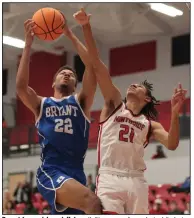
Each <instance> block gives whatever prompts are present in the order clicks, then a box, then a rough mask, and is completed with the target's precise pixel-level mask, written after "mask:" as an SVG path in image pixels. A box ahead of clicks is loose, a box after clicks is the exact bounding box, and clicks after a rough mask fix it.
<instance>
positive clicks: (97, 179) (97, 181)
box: [95, 175, 99, 195]
mask: <svg viewBox="0 0 194 218" xmlns="http://www.w3.org/2000/svg"><path fill="white" fill-rule="evenodd" d="M98 183H99V175H98V176H97V177H96V191H95V194H96V195H97V193H98Z"/></svg>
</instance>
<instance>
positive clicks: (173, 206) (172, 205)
mask: <svg viewBox="0 0 194 218" xmlns="http://www.w3.org/2000/svg"><path fill="white" fill-rule="evenodd" d="M170 209H171V210H176V203H174V202H172V203H171V204H170Z"/></svg>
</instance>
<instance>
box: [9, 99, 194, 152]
mask: <svg viewBox="0 0 194 218" xmlns="http://www.w3.org/2000/svg"><path fill="white" fill-rule="evenodd" d="M185 105H186V112H187V113H188V114H190V99H187V100H186V102H185ZM158 111H159V112H160V113H159V119H158V121H159V122H160V123H161V124H162V125H163V126H164V128H165V129H166V130H167V131H168V130H169V125H170V117H171V102H170V101H166V102H162V103H161V105H159V106H158ZM100 112H101V111H93V112H92V118H93V119H94V120H95V121H94V122H93V123H91V128H90V136H89V148H96V147H97V139H98V126H99V125H98V122H99V117H100ZM28 131H29V129H28V126H23V127H22V126H21V127H18V128H17V127H16V128H14V129H12V131H11V135H10V145H20V144H27V143H28V142H29V138H28V133H29V132H28ZM31 137H32V138H31V140H32V141H33V142H36V143H38V138H37V134H36V130H34V132H33V134H32V136H31Z"/></svg>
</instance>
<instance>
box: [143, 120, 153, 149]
mask: <svg viewBox="0 0 194 218" xmlns="http://www.w3.org/2000/svg"><path fill="white" fill-rule="evenodd" d="M148 122H149V127H148V133H147V135H146V141H145V142H144V148H146V147H147V146H148V144H149V142H150V134H151V128H152V127H151V121H150V120H148Z"/></svg>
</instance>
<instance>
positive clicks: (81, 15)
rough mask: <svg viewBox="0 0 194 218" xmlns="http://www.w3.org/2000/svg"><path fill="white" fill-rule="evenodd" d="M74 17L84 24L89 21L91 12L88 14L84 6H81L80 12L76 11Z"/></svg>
mask: <svg viewBox="0 0 194 218" xmlns="http://www.w3.org/2000/svg"><path fill="white" fill-rule="evenodd" d="M73 17H74V18H75V20H76V21H77V23H78V24H80V25H81V26H84V25H86V24H88V23H89V21H90V17H91V14H86V12H85V11H84V9H83V8H81V9H80V10H79V11H78V12H76V13H75V14H74V15H73Z"/></svg>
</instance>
